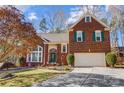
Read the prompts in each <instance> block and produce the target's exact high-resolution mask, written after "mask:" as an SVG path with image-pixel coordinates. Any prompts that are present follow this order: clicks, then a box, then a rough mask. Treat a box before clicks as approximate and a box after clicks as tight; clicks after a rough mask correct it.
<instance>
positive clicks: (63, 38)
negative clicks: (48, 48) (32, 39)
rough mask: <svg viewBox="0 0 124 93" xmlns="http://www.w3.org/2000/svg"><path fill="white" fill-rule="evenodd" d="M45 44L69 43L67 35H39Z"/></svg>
mask: <svg viewBox="0 0 124 93" xmlns="http://www.w3.org/2000/svg"><path fill="white" fill-rule="evenodd" d="M38 35H39V36H40V37H41V38H42V39H43V40H44V41H45V43H67V42H69V34H68V33H39V34H38Z"/></svg>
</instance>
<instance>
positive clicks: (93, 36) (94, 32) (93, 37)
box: [92, 32, 96, 41]
mask: <svg viewBox="0 0 124 93" xmlns="http://www.w3.org/2000/svg"><path fill="white" fill-rule="evenodd" d="M92 38H93V41H96V39H95V38H96V36H95V32H93V36H92Z"/></svg>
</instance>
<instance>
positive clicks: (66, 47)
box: [61, 44, 68, 53]
mask: <svg viewBox="0 0 124 93" xmlns="http://www.w3.org/2000/svg"><path fill="white" fill-rule="evenodd" d="M64 45H65V46H66V51H65V52H64V51H63V46H64ZM67 50H68V49H67V44H61V53H67Z"/></svg>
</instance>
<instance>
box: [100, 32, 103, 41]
mask: <svg viewBox="0 0 124 93" xmlns="http://www.w3.org/2000/svg"><path fill="white" fill-rule="evenodd" d="M101 37H102V41H104V32H101Z"/></svg>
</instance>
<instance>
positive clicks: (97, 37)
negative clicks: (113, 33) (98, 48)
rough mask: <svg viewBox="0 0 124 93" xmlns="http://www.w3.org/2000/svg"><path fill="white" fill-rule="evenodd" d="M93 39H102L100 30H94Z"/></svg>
mask: <svg viewBox="0 0 124 93" xmlns="http://www.w3.org/2000/svg"><path fill="white" fill-rule="evenodd" d="M95 40H96V41H98V42H99V41H102V37H101V31H95Z"/></svg>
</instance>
